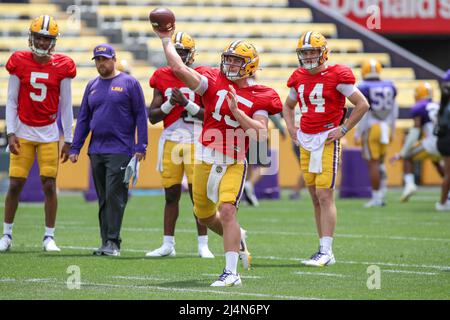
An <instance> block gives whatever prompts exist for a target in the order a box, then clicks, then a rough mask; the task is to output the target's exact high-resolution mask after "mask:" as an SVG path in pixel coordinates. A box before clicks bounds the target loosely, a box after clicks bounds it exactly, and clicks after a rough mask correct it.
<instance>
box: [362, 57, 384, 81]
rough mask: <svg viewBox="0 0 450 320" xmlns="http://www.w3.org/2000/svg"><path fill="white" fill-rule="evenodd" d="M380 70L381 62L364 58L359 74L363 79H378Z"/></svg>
mask: <svg viewBox="0 0 450 320" xmlns="http://www.w3.org/2000/svg"><path fill="white" fill-rule="evenodd" d="M381 70H382V66H381V63H380V62H379V61H378V60H375V59H369V60H366V61H364V62H363V63H362V65H361V75H362V78H363V79H364V80H366V79H380V73H381Z"/></svg>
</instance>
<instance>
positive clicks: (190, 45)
mask: <svg viewBox="0 0 450 320" xmlns="http://www.w3.org/2000/svg"><path fill="white" fill-rule="evenodd" d="M172 42H173V45H174V47H175V49H176V50H177V53H178V55H179V56H180V57H181V60H183V62H184V64H185V65H191V64H193V63H194V55H195V41H194V39H193V38H192V37H191V36H190V35H188V34H187V33H186V32H177V33H175V34H174V35H173V36H172Z"/></svg>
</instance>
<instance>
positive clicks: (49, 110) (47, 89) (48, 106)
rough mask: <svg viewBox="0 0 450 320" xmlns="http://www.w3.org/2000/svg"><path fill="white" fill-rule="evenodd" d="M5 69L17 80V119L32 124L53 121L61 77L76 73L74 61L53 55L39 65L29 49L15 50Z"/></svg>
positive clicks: (72, 76)
mask: <svg viewBox="0 0 450 320" xmlns="http://www.w3.org/2000/svg"><path fill="white" fill-rule="evenodd" d="M6 70H8V72H9V73H10V74H11V75H15V76H17V77H18V78H19V79H20V89H19V99H18V109H17V112H18V115H19V119H20V121H22V122H23V123H25V124H26V125H29V126H32V127H42V126H47V125H50V124H52V123H53V122H55V120H56V117H57V113H58V105H59V96H60V84H61V80H63V79H65V78H74V77H75V76H76V73H77V72H76V67H75V63H74V62H73V60H72V59H71V58H69V57H67V56H65V55H62V54H53V55H52V57H51V59H50V61H49V62H47V63H45V64H40V63H38V62H36V61H35V60H34V59H33V53H32V52H31V51H16V52H14V53H13V54H12V55H11V57H10V58H9V60H8V62H7V63H6Z"/></svg>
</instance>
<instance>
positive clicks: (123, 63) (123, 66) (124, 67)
mask: <svg viewBox="0 0 450 320" xmlns="http://www.w3.org/2000/svg"><path fill="white" fill-rule="evenodd" d="M116 69H117V70H119V71H120V72H124V73H126V74H131V67H130V65H129V63H128V61H127V60H125V59H122V60H117V63H116Z"/></svg>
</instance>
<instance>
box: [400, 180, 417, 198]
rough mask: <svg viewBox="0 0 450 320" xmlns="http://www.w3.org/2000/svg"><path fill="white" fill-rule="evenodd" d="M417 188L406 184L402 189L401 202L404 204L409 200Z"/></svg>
mask: <svg viewBox="0 0 450 320" xmlns="http://www.w3.org/2000/svg"><path fill="white" fill-rule="evenodd" d="M416 191H417V186H416V185H415V184H407V185H405V188H404V189H403V193H402V196H401V198H400V201H401V202H406V201H408V200H409V198H410V197H411V196H412V195H413V194H414V193H416Z"/></svg>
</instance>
